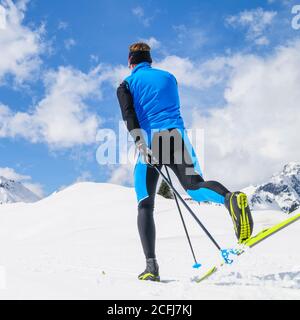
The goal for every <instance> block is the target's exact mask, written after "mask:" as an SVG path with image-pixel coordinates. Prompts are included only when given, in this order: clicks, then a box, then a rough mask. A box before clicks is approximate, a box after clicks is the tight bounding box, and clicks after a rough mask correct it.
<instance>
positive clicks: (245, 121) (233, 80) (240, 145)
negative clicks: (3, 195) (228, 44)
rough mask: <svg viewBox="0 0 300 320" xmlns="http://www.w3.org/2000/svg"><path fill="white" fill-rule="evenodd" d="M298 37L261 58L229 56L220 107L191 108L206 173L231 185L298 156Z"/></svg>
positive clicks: (270, 171)
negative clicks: (205, 110) (200, 136)
mask: <svg viewBox="0 0 300 320" xmlns="http://www.w3.org/2000/svg"><path fill="white" fill-rule="evenodd" d="M299 51H300V42H296V43H294V44H290V45H288V46H282V47H279V48H278V49H277V50H276V51H275V53H273V54H272V55H270V56H268V57H266V58H263V57H259V56H255V55H245V56H238V57H231V58H228V59H229V60H230V61H228V64H230V65H231V68H232V72H231V73H230V78H229V80H228V81H227V83H226V90H225V92H224V98H225V101H226V104H225V105H224V107H223V108H218V109H213V110H212V111H211V112H210V114H209V116H204V115H201V114H200V115H199V112H195V114H194V126H195V127H199V126H201V127H204V129H205V145H206V149H205V150H206V152H205V160H206V161H205V168H206V173H207V175H206V178H208V179H219V180H221V181H224V182H225V183H226V184H227V185H228V186H229V187H230V188H240V187H245V186H247V185H248V184H251V183H257V182H262V181H265V180H266V179H268V178H269V177H270V176H271V175H272V174H273V173H274V172H276V171H278V170H279V169H280V168H281V167H282V166H283V165H284V164H285V163H287V162H290V161H297V160H299V159H300V149H299V133H298V130H297V128H298V126H299V123H300V112H299V101H300V90H299V83H300V68H299V65H300V55H299Z"/></svg>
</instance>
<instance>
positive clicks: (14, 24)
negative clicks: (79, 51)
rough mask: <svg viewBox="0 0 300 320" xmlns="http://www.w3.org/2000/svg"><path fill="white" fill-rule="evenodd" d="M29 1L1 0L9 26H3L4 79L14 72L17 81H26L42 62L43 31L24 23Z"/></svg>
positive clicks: (0, 39)
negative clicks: (13, 0)
mask: <svg viewBox="0 0 300 320" xmlns="http://www.w3.org/2000/svg"><path fill="white" fill-rule="evenodd" d="M27 2H28V1H18V2H16V4H15V3H14V2H12V1H11V0H2V1H1V4H0V8H1V11H2V12H4V13H5V25H4V28H0V52H1V59H0V82H3V79H4V77H5V76H6V75H12V76H13V77H14V78H15V80H16V82H18V83H22V82H23V81H24V80H26V79H29V78H31V77H32V74H33V73H34V71H36V70H37V69H38V68H39V66H40V64H41V60H40V55H41V53H42V52H43V51H44V49H45V45H44V44H43V42H42V39H41V37H42V33H43V30H42V28H40V29H38V30H33V29H31V28H29V27H27V26H25V25H23V19H24V13H25V10H26V4H27ZM2 16H3V15H2Z"/></svg>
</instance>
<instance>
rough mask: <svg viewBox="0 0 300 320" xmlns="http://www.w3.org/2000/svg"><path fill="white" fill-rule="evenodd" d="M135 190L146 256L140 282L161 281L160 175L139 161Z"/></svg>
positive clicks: (140, 230)
mask: <svg viewBox="0 0 300 320" xmlns="http://www.w3.org/2000/svg"><path fill="white" fill-rule="evenodd" d="M134 178H135V179H134V180H135V190H136V193H137V198H138V230H139V234H140V239H141V243H142V247H143V250H144V254H145V257H146V265H147V266H146V270H145V271H144V272H143V273H142V274H141V275H140V276H139V279H140V280H152V281H159V268H158V264H157V261H156V254H155V240H156V239H155V238H156V232H155V222H154V216H153V213H154V200H155V194H156V186H157V182H158V178H159V176H158V173H157V172H156V170H155V169H153V168H151V167H149V166H147V165H146V164H144V163H142V162H141V159H139V160H138V163H137V165H136V168H135V173H134Z"/></svg>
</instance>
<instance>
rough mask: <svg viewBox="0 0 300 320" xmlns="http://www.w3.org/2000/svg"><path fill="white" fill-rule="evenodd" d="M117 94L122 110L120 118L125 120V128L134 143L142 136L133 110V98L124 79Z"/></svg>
mask: <svg viewBox="0 0 300 320" xmlns="http://www.w3.org/2000/svg"><path fill="white" fill-rule="evenodd" d="M117 96H118V100H119V104H120V108H121V112H122V118H123V120H124V121H125V123H126V126H127V129H128V131H129V133H130V134H131V136H132V137H133V139H134V142H135V143H136V142H138V141H140V140H141V139H142V138H143V135H142V132H141V127H140V124H139V121H138V118H137V115H136V112H135V108H134V103H133V98H132V95H131V93H130V91H129V89H128V84H127V82H126V81H124V82H123V83H122V84H121V85H120V86H119V88H118V89H117Z"/></svg>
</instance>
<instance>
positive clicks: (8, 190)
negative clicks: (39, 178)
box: [0, 177, 40, 204]
mask: <svg viewBox="0 0 300 320" xmlns="http://www.w3.org/2000/svg"><path fill="white" fill-rule="evenodd" d="M38 200H40V198H39V197H38V196H37V195H36V194H34V193H33V192H32V191H30V190H29V189H27V188H26V187H25V186H24V185H23V184H22V183H20V182H17V181H14V180H9V179H6V178H4V177H0V204H3V203H16V202H25V203H29V202H35V201H38Z"/></svg>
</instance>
